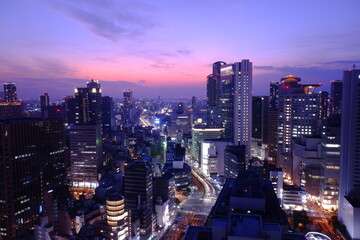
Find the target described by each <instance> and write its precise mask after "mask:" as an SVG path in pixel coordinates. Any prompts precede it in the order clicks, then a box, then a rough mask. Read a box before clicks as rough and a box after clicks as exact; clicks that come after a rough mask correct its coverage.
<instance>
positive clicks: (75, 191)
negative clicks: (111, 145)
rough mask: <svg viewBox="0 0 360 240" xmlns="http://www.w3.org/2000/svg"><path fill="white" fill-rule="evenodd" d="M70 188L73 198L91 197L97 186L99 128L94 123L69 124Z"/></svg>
mask: <svg viewBox="0 0 360 240" xmlns="http://www.w3.org/2000/svg"><path fill="white" fill-rule="evenodd" d="M69 131H70V162H71V174H70V190H71V194H72V195H73V197H74V198H76V199H79V198H80V196H82V195H84V196H85V197H86V198H91V197H92V196H93V195H94V193H95V188H97V187H98V185H99V183H98V167H99V166H100V164H101V154H102V151H101V142H100V141H99V139H101V129H100V126H99V125H96V124H73V125H71V126H70V130H69Z"/></svg>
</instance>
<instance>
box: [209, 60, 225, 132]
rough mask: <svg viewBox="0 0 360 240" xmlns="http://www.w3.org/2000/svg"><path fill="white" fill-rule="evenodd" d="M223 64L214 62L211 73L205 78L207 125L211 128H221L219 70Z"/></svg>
mask: <svg viewBox="0 0 360 240" xmlns="http://www.w3.org/2000/svg"><path fill="white" fill-rule="evenodd" d="M225 64H226V63H225V62H215V63H214V64H213V71H212V74H210V75H209V76H208V77H207V88H206V89H207V91H206V96H207V112H208V114H207V124H208V126H211V127H221V125H222V123H221V109H220V68H221V66H223V65H225Z"/></svg>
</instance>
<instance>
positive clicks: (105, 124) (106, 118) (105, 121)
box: [101, 96, 115, 134]
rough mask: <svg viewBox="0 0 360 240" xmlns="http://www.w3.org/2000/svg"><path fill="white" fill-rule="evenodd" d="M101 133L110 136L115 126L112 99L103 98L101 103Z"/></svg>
mask: <svg viewBox="0 0 360 240" xmlns="http://www.w3.org/2000/svg"><path fill="white" fill-rule="evenodd" d="M101 111H102V132H103V133H104V134H105V133H106V134H110V133H111V131H112V130H113V128H114V126H115V117H114V101H113V98H112V97H109V96H104V97H102V101H101Z"/></svg>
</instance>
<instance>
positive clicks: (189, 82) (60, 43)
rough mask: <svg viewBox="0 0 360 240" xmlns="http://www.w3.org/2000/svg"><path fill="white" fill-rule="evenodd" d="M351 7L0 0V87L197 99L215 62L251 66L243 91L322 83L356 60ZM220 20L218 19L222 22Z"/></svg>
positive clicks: (58, 94) (33, 94)
mask: <svg viewBox="0 0 360 240" xmlns="http://www.w3.org/2000/svg"><path fill="white" fill-rule="evenodd" d="M356 6H360V2H358V1H356V0H354V1H349V2H348V4H343V3H341V2H337V3H335V2H328V1H326V2H325V1H317V2H311V3H306V2H301V3H296V2H289V1H280V2H277V3H274V2H267V1H261V3H250V2H245V1H242V2H238V1H229V2H227V3H226V4H224V3H220V2H216V1H201V0H199V1H195V2H190V1H171V2H166V1H153V2H151V4H150V3H146V2H144V1H136V2H134V1H124V2H121V3H119V2H115V1H101V3H99V2H97V1H77V2H71V1H51V2H48V1H37V2H36V3H34V2H32V3H29V2H26V1H23V0H16V1H11V2H10V1H4V2H1V3H0V15H1V18H0V19H1V20H0V26H1V29H2V31H3V33H4V34H3V37H2V39H1V40H0V43H1V45H2V50H1V53H2V54H1V57H0V62H1V64H0V82H1V83H4V82H15V83H16V84H17V87H18V96H19V98H20V99H28V98H33V99H37V98H38V97H39V96H40V95H41V94H43V93H44V92H48V93H49V95H50V97H51V100H54V99H60V98H62V97H64V96H66V95H73V94H74V89H75V88H76V87H79V86H82V85H83V84H84V83H85V82H86V81H89V80H90V79H98V80H100V82H101V84H102V88H103V90H104V95H111V96H114V97H121V94H122V91H124V90H127V89H131V90H132V91H133V92H134V95H135V97H144V98H156V97H157V96H158V95H160V96H161V97H162V98H169V97H190V96H192V95H196V96H199V97H205V95H206V87H205V85H206V84H205V83H206V76H207V75H208V74H210V73H211V65H212V63H214V62H216V61H225V62H229V63H231V62H237V61H240V59H243V58H246V59H249V60H250V61H252V62H253V63H254V77H253V95H254V96H256V95H268V94H269V93H268V86H269V83H270V81H279V80H280V78H281V77H284V76H286V75H289V74H293V75H296V76H299V77H301V78H302V79H303V83H310V82H322V83H323V87H322V88H321V89H319V90H329V89H330V87H329V86H330V81H331V80H337V79H341V78H342V76H341V72H342V71H343V70H347V69H350V68H352V65H353V64H357V65H358V64H360V59H359V58H358V56H357V55H356V54H357V52H358V51H359V50H360V44H359V43H358V42H357V39H358V38H359V36H360V31H359V29H360V19H359V18H360V17H359V16H358V14H357V13H356V9H357V7H356ZM224 16H226V17H224Z"/></svg>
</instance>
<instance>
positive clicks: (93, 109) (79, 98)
mask: <svg viewBox="0 0 360 240" xmlns="http://www.w3.org/2000/svg"><path fill="white" fill-rule="evenodd" d="M101 113H102V112H101V88H100V83H99V81H97V80H94V79H92V80H91V81H90V82H88V83H87V87H86V88H75V121H76V123H90V124H99V125H100V124H101V120H102V118H101Z"/></svg>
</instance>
